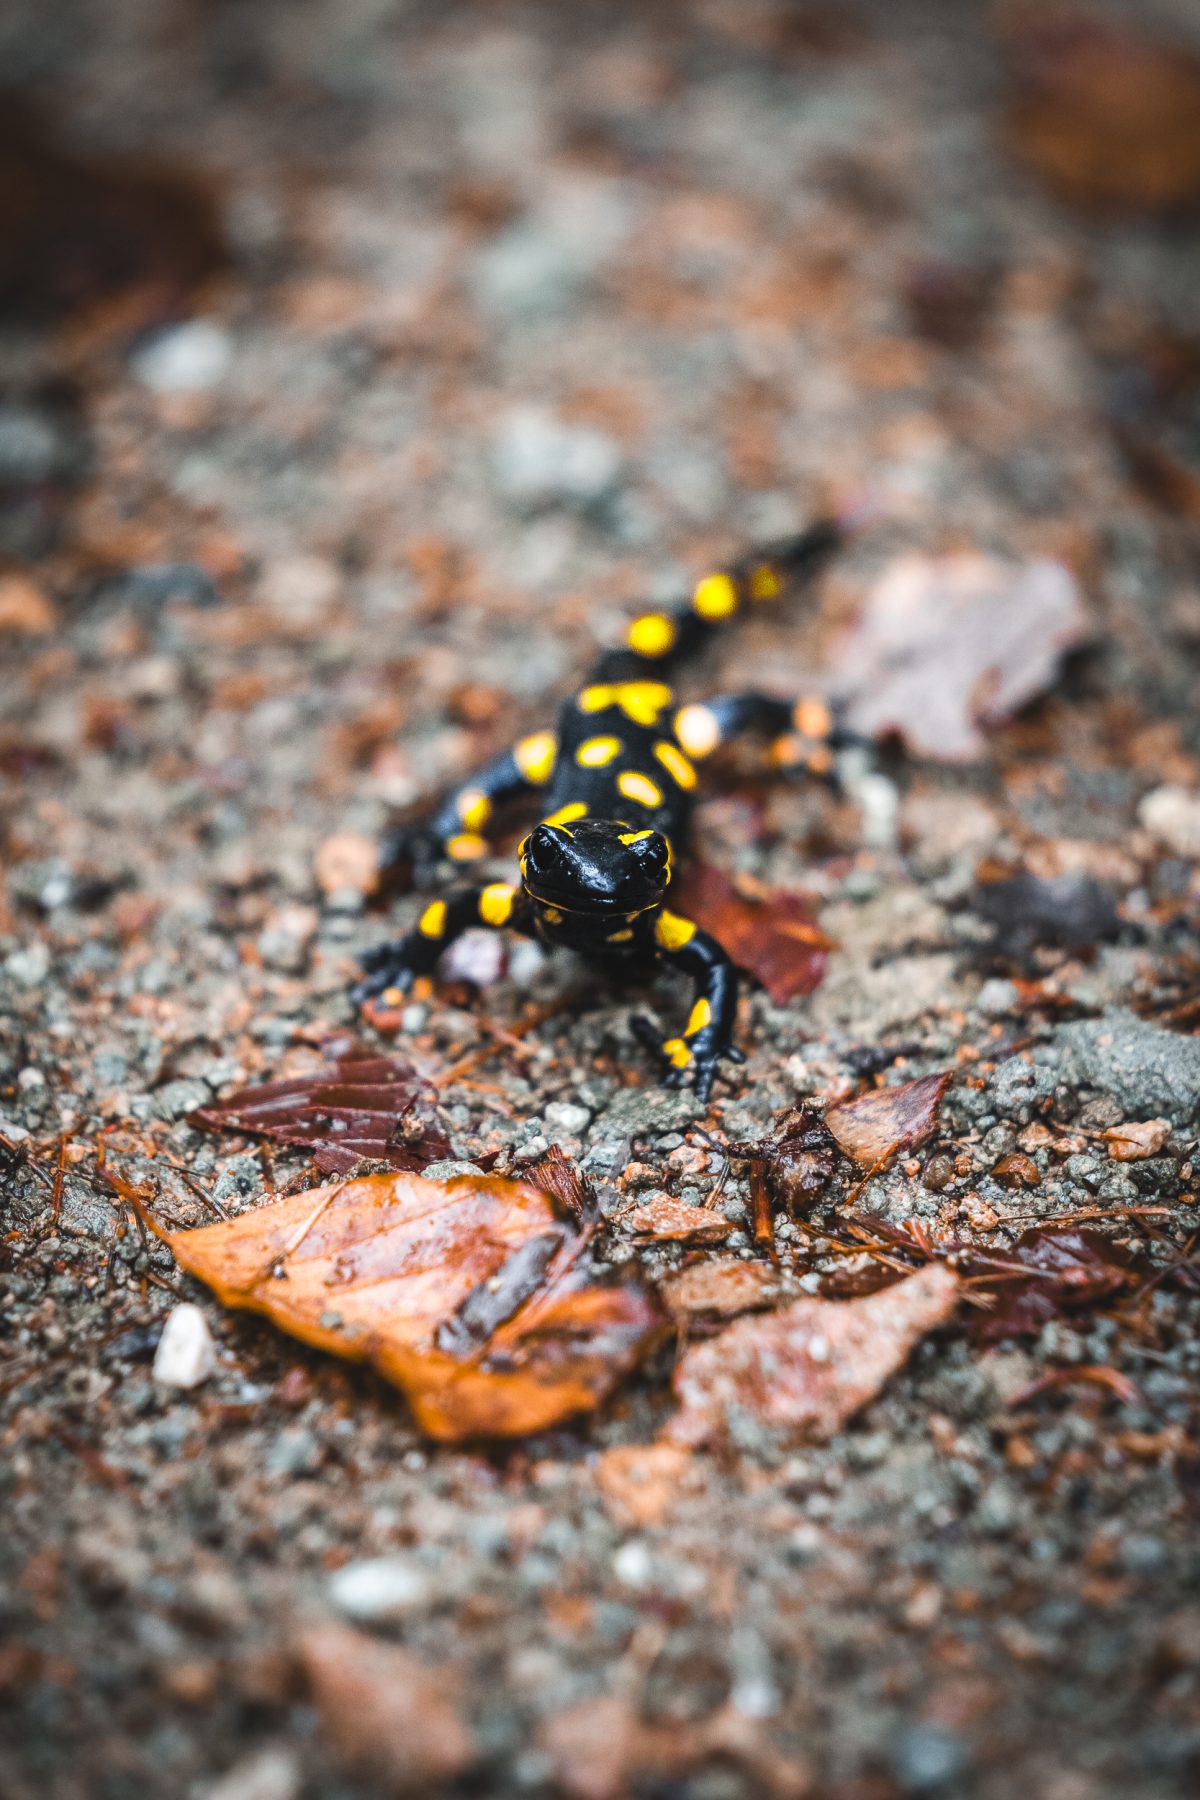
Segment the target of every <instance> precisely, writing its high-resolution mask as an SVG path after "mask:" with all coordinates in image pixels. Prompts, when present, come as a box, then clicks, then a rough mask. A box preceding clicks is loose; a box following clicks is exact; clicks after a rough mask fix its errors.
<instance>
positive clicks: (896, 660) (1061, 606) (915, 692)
mask: <svg viewBox="0 0 1200 1800" xmlns="http://www.w3.org/2000/svg"><path fill="white" fill-rule="evenodd" d="M1087 629H1088V625H1087V616H1086V614H1085V612H1084V609H1083V605H1082V602H1081V600H1080V598H1079V593H1078V590H1077V588H1076V585H1075V581H1074V578H1073V576H1072V575H1071V574H1070V573H1069V571H1068V570H1067V569H1066V568H1065V567H1064V566H1063V565H1062V564H1061V563H1057V562H1050V561H1048V560H1041V561H1036V562H1027V563H1009V562H1004V561H1001V560H1000V559H999V558H998V557H992V556H983V555H980V554H979V553H977V552H974V551H971V552H962V553H960V554H958V555H955V556H943V557H928V556H918V555H915V554H914V555H905V556H900V557H898V558H897V559H896V560H895V561H894V562H892V563H891V564H890V565H889V566H888V568H886V569H885V570H884V572H883V574H882V576H881V577H880V579H879V581H878V582H877V583H876V585H875V586H874V588H873V589H872V590H871V592H870V593H869V594H868V596H867V599H866V604H865V606H864V608H863V612H862V616H861V618H860V619H859V622H858V625H857V627H856V628H855V630H854V631H853V632H852V633H851V634H850V637H849V639H848V640H847V642H846V644H845V645H844V646H843V649H842V652H841V654H840V658H839V665H838V673H839V678H840V681H841V685H842V686H843V687H844V688H845V689H846V690H847V691H848V692H852V693H853V696H854V697H853V699H852V700H851V701H850V704H849V715H848V722H849V724H850V725H851V726H852V727H853V729H854V730H856V731H860V732H862V733H863V735H864V736H867V737H877V738H878V737H886V736H887V735H889V733H892V732H896V733H898V734H899V735H900V736H901V737H902V738H903V739H904V740H905V742H906V743H907V745H908V747H909V749H910V750H912V751H913V752H914V753H915V754H917V755H921V756H930V757H935V758H937V759H938V760H939V761H943V762H956V761H963V760H965V759H969V758H971V757H974V756H978V755H979V754H980V753H981V752H982V749H983V738H982V736H981V734H980V727H981V726H986V725H993V724H998V723H1000V722H1001V721H1002V720H1004V719H1007V718H1010V717H1011V716H1012V714H1013V713H1015V712H1016V711H1017V710H1018V709H1019V708H1020V707H1022V706H1024V705H1026V704H1027V703H1028V702H1029V701H1030V700H1033V699H1036V697H1037V696H1038V695H1039V694H1041V693H1043V692H1044V691H1045V690H1046V689H1047V688H1048V687H1049V686H1050V685H1051V683H1052V682H1053V680H1054V679H1055V676H1056V674H1057V672H1058V666H1059V663H1060V661H1061V659H1062V656H1063V654H1064V653H1065V652H1066V651H1067V650H1069V649H1071V648H1072V646H1073V645H1075V644H1078V643H1080V642H1081V641H1082V639H1083V638H1084V637H1085V636H1086V635H1087Z"/></svg>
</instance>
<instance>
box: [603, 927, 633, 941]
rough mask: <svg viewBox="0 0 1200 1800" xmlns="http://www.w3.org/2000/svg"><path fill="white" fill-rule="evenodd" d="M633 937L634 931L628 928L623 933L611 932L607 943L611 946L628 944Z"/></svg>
mask: <svg viewBox="0 0 1200 1800" xmlns="http://www.w3.org/2000/svg"><path fill="white" fill-rule="evenodd" d="M632 937H633V933H632V931H630V929H629V927H628V926H626V927H625V928H624V930H622V931H610V932H609V934H608V937H607V939H606V940H605V941H606V942H607V943H609V944H627V943H629V941H630V939H631V938H632Z"/></svg>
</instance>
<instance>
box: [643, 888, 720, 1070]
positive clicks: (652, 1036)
mask: <svg viewBox="0 0 1200 1800" xmlns="http://www.w3.org/2000/svg"><path fill="white" fill-rule="evenodd" d="M654 941H655V943H656V945H657V947H658V949H659V952H660V953H661V956H662V959H663V961H664V962H665V963H667V964H668V965H669V967H671V968H673V969H678V970H679V971H680V973H681V974H684V975H690V976H691V978H692V980H693V982H694V983H695V999H694V1001H693V1003H692V1010H691V1012H690V1013H689V1015H688V1021H687V1024H686V1025H685V1026H684V1029H683V1031H682V1033H681V1034H680V1035H679V1036H678V1037H671V1038H667V1039H666V1040H665V1042H664V1041H662V1040H660V1038H659V1036H658V1033H657V1031H656V1030H655V1028H654V1026H653V1025H652V1024H651V1023H650V1021H649V1020H648V1019H644V1018H634V1019H633V1020H632V1021H631V1023H632V1026H633V1030H634V1032H635V1033H636V1035H637V1036H638V1038H639V1039H640V1040H641V1042H642V1043H644V1044H646V1045H647V1047H648V1048H649V1049H651V1050H654V1051H655V1052H656V1053H657V1054H658V1056H659V1058H660V1061H661V1065H662V1070H663V1077H662V1079H663V1084H664V1086H666V1087H686V1086H688V1085H689V1084H690V1085H691V1086H692V1087H694V1088H695V1090H696V1095H697V1097H698V1098H699V1099H700V1100H701V1101H707V1099H708V1097H709V1095H710V1094H711V1092H712V1085H713V1082H714V1081H715V1080H716V1077H717V1072H718V1069H719V1068H720V1064H721V1061H722V1059H725V1060H726V1061H728V1062H734V1063H744V1062H745V1060H746V1058H745V1057H744V1056H743V1054H742V1052H741V1051H740V1050H739V1049H737V1047H736V1046H735V1044H734V1042H733V1024H734V1019H735V1017H736V1014H737V992H738V982H737V970H736V969H735V968H734V966H733V964H732V963H731V962H730V960H729V957H728V956H727V955H726V953H725V951H724V950H723V949H722V948H721V946H720V944H719V943H718V942H717V940H716V938H714V937H710V936H709V934H708V932H707V931H701V930H700V928H699V927H698V926H697V925H695V924H693V922H692V920H691V919H685V918H682V917H681V916H680V915H679V914H678V913H672V912H668V911H667V909H666V908H665V907H664V908H663V910H662V911H661V913H660V914H659V916H658V922H657V924H656V926H655V932H654Z"/></svg>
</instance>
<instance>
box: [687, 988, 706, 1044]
mask: <svg viewBox="0 0 1200 1800" xmlns="http://www.w3.org/2000/svg"><path fill="white" fill-rule="evenodd" d="M711 1023H712V1007H711V1006H710V1005H709V1004H708V1001H707V1000H706V999H705V998H704V996H703V994H702V995H701V996H700V998H699V1000H697V1002H696V1004H695V1006H693V1008H692V1010H691V1012H690V1013H689V1014H688V1022H687V1024H686V1025H685V1026H684V1028H683V1029H684V1035H685V1036H686V1037H695V1035H696V1033H697V1032H698V1031H703V1030H704V1027H705V1026H706V1025H711Z"/></svg>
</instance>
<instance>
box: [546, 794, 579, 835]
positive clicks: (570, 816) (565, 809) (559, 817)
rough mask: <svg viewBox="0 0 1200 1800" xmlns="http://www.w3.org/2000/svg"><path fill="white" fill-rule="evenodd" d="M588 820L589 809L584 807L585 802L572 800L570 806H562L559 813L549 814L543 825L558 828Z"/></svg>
mask: <svg viewBox="0 0 1200 1800" xmlns="http://www.w3.org/2000/svg"><path fill="white" fill-rule="evenodd" d="M586 818H587V807H586V806H585V805H584V803H583V801H582V800H572V801H571V803H570V805H569V806H560V807H559V809H558V811H557V812H552V813H547V815H546V817H545V818H544V819H543V820H542V824H543V825H551V826H554V827H555V828H558V827H561V826H563V825H572V824H574V822H575V820H576V819H586Z"/></svg>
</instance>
